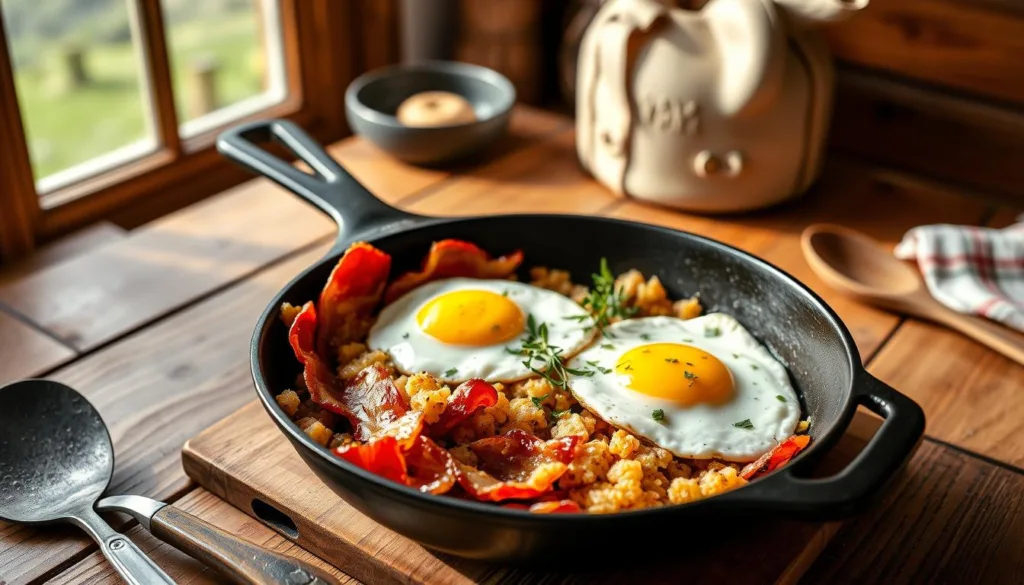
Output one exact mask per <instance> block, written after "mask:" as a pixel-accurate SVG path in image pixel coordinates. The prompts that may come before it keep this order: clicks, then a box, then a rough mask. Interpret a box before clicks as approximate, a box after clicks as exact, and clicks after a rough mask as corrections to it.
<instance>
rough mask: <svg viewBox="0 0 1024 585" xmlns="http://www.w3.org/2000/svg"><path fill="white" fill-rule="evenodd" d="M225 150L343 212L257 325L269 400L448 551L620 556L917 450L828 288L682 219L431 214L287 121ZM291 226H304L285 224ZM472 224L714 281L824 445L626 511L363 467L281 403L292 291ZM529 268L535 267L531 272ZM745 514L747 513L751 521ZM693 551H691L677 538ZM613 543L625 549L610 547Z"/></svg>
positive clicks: (348, 473)
mask: <svg viewBox="0 0 1024 585" xmlns="http://www.w3.org/2000/svg"><path fill="white" fill-rule="evenodd" d="M271 140H273V141H276V142H279V143H281V144H283V145H284V146H285V147H286V148H288V149H289V150H291V151H292V152H293V153H294V154H295V155H297V156H298V157H299V158H300V159H302V160H303V161H305V162H306V163H307V164H308V165H309V166H310V167H311V168H312V169H313V172H314V174H307V173H304V172H302V171H300V170H298V169H296V168H295V167H294V166H292V165H290V164H288V163H286V162H284V161H283V160H281V159H279V158H277V157H275V156H274V155H272V154H270V153H269V152H267V151H266V150H263V149H262V148H261V147H260V146H258V144H259V143H265V142H269V141H271ZM217 146H218V149H219V150H220V152H221V153H223V154H224V155H226V156H227V157H228V158H230V159H232V160H234V161H235V162H237V163H239V164H241V165H242V166H244V167H246V168H248V169H250V170H252V171H254V172H256V173H259V174H261V175H265V176H267V177H269V178H270V179H272V180H273V181H275V182H277V183H278V184H280V185H282V186H283V187H285V188H287V189H289V190H290V191H292V192H294V193H295V194H297V195H298V196H299V197H302V198H303V199H305V200H307V201H309V202H310V203H312V204H314V205H316V206H317V207H319V208H320V209H321V210H323V211H324V212H325V213H327V214H328V215H330V216H331V217H332V218H334V220H335V221H337V223H338V226H339V235H338V240H337V243H336V245H335V246H334V248H333V249H332V250H331V252H330V253H328V254H327V255H326V256H325V257H324V258H323V259H322V260H320V261H319V262H317V263H316V264H314V265H313V266H311V267H309V268H308V269H306V270H305V271H304V272H303V273H302V274H300V275H299V276H298V277H296V278H295V279H294V280H292V281H291V282H290V283H288V285H287V286H285V287H284V289H283V290H282V291H281V292H279V293H278V294H277V295H276V296H275V297H274V298H273V299H272V300H271V301H270V303H269V304H268V305H267V308H266V310H265V311H264V312H263V314H262V315H261V316H260V319H259V322H258V324H257V326H256V331H255V333H254V334H253V338H252V348H251V351H252V354H251V359H252V375H253V380H254V381H255V384H256V391H257V393H258V394H259V397H260V400H261V401H262V402H263V406H264V407H265V408H266V410H267V412H268V413H269V414H270V417H271V418H272V419H273V420H274V422H275V423H277V426H278V427H280V428H281V430H282V432H283V433H284V434H285V436H286V437H288V439H289V440H290V441H291V442H292V444H293V446H294V447H295V449H296V451H297V452H298V454H299V455H300V456H301V457H302V458H303V459H304V460H305V462H306V463H307V464H308V465H309V467H310V468H311V469H312V470H313V471H314V472H315V473H316V475H317V476H319V477H320V478H321V479H322V480H323V481H324V482H325V483H326V484H327V485H328V486H330V487H331V488H332V489H333V490H334V491H336V492H337V493H338V494H339V495H340V496H341V497H342V498H344V499H345V501H347V502H348V503H350V504H352V505H353V506H355V507H356V508H358V509H359V510H361V511H362V512H364V513H365V514H366V515H368V516H370V517H371V518H373V519H374V520H376V521H377V522H379V523H381V524H383V525H385V526H388V527H389V528H392V529H393V530H395V531H397V532H399V533H401V534H403V535H405V536H407V537H409V538H411V539H413V540H416V541H418V542H420V543H421V544H423V545H425V546H427V547H431V548H433V549H436V550H440V551H444V552H449V553H453V554H456V555H460V556H465V557H471V558H478V559H488V560H493V561H510V562H524V561H542V560H545V559H549V558H553V557H557V558H560V559H562V560H563V561H569V560H571V559H573V558H579V557H573V556H569V555H573V554H584V555H586V557H585V558H586V560H587V562H588V563H589V562H592V561H593V560H595V559H599V558H600V557H601V556H602V553H607V552H611V551H613V550H614V551H615V556H619V554H620V553H622V552H623V551H624V550H626V549H628V548H630V547H643V548H647V547H648V546H650V545H651V542H652V540H653V539H651V538H647V537H646V536H647V535H651V534H652V531H654V530H657V531H659V532H660V531H661V530H660V529H661V528H664V527H670V526H672V527H675V528H674V529H672V532H673V533H674V534H673V536H672V538H671V539H670V540H671V542H672V543H673V544H674V545H675V546H681V545H682V541H681V540H680V539H681V538H684V535H685V534H686V533H695V532H696V533H699V532H700V530H699V529H696V530H695V527H698V526H707V525H710V524H716V525H732V526H737V525H738V526H740V527H745V526H747V525H749V523H750V522H752V521H754V520H762V521H771V520H772V519H777V518H802V519H815V520H828V519H837V518H841V517H845V516H848V515H850V514H852V513H855V512H856V511H858V510H859V509H861V508H862V507H863V506H864V505H865V504H866V503H868V502H869V501H870V499H871V497H872V496H874V495H876V494H877V493H878V492H879V491H880V490H881V489H882V488H883V486H884V485H885V484H886V482H887V480H889V479H890V478H891V477H892V476H893V475H894V474H895V473H896V472H897V471H898V470H899V469H900V467H901V466H902V465H903V464H904V463H905V462H906V461H907V459H908V458H909V457H910V456H911V454H912V453H913V452H914V450H915V448H916V447H917V444H918V442H919V441H920V438H921V435H922V433H923V431H924V413H923V412H922V411H921V409H920V407H918V406H917V404H915V403H914V402H913V401H911V400H910V399H909V398H907V397H906V396H904V395H902V394H900V393H899V392H897V391H895V390H893V389H892V388H889V387H888V386H886V385H885V384H883V383H882V382H880V381H879V380H877V379H875V378H874V377H872V376H871V375H869V374H868V373H867V372H866V371H865V370H864V368H863V366H862V365H861V360H860V355H859V354H858V352H857V347H856V346H855V345H854V342H853V339H852V338H851V337H850V333H849V331H847V329H846V327H845V326H844V325H843V323H842V322H841V321H840V320H839V318H838V317H837V316H836V314H835V313H834V312H833V311H832V310H831V309H830V308H829V307H828V306H827V305H826V304H825V303H824V302H823V301H822V300H821V299H820V298H818V296H817V295H815V294H814V293H813V292H811V291H810V290H808V289H807V288H806V287H805V286H803V285H802V284H800V283H799V282H797V281H796V280H794V279H793V278H792V277H791V276H789V275H788V274H786V273H784V272H782V271H781V270H779V269H778V268H775V267H774V266H772V265H770V264H768V263H767V262H765V261H763V260H760V259H758V258H755V257H753V256H750V255H748V254H746V253H744V252H741V251H739V250H736V249H734V248H731V247H729V246H727V245H724V244H721V243H719V242H716V241H713V240H709V239H707V238H703V237H700V236H697V235H694V234H690V233H686V232H680V231H674V230H670V229H665V228H660V227H654V226H649V225H644V224H640V223H633V222H629V221H621V220H615V219H606V218H598V217H586V216H572V215H497V216H488V217H471V218H443V219H442V218H432V217H423V216H418V215H412V214H409V213H406V212H402V211H399V210H397V209H394V208H392V207H390V206H388V205H386V204H385V203H383V202H382V201H380V200H378V199H377V198H376V197H374V195H373V194H372V193H370V192H369V191H367V190H366V189H365V188H364V187H363V186H362V185H360V184H359V183H358V182H357V181H356V180H355V179H354V178H353V177H352V176H351V175H350V174H349V173H348V172H346V171H345V169H343V168H342V167H341V166H340V165H338V163H337V162H335V161H334V160H333V159H332V158H331V157H330V156H329V155H327V153H325V152H324V151H323V150H322V149H321V148H320V146H319V145H317V144H316V143H315V142H314V141H313V140H312V139H311V138H309V137H308V136H307V135H306V134H304V133H303V132H302V130H300V129H299V128H298V127H297V126H295V125H293V124H291V123H290V122H287V121H280V120H271V121H264V122H255V123H250V124H246V125H242V126H239V127H237V128H234V129H232V130H229V131H227V132H225V133H224V134H222V135H221V136H220V137H219V140H218V142H217ZM279 229H282V230H288V229H291V228H290V227H289V226H288V225H281V226H280V227H279ZM443 238H460V239H464V240H468V241H471V242H474V243H476V244H478V245H480V246H482V247H483V248H485V249H486V250H488V251H489V252H491V253H492V254H504V253H508V252H511V251H513V250H515V249H521V250H523V252H524V253H525V258H526V260H525V261H524V264H525V265H526V266H531V265H545V266H551V267H557V268H563V269H567V270H569V271H571V273H572V275H573V277H574V279H575V280H576V281H577V282H589V275H590V274H591V272H593V271H594V270H595V268H596V267H597V265H598V262H599V259H600V258H601V257H602V256H604V257H607V258H608V262H609V264H610V266H611V269H612V270H613V271H614V272H616V273H618V272H620V271H624V270H627V269H629V268H637V269H639V270H640V271H642V272H643V273H644V274H656V275H658V277H659V278H660V279H661V281H662V283H664V284H665V286H666V288H667V289H668V291H669V293H670V294H671V295H672V296H674V297H681V296H687V295H690V294H691V293H693V292H696V291H699V292H700V295H701V299H702V301H703V302H704V304H705V306H706V307H707V308H709V309H710V310H721V311H724V312H727V313H730V314H732V315H733V316H735V317H736V318H737V319H739V321H740V322H741V323H743V325H744V326H745V327H747V329H749V330H750V331H751V332H752V333H753V334H754V335H755V336H756V337H757V338H758V339H759V340H760V341H761V342H763V343H764V344H765V345H767V347H768V348H770V349H771V351H772V352H773V353H774V354H775V355H776V356H777V357H778V358H779V359H781V361H782V362H783V363H784V364H786V365H787V366H788V368H789V372H790V374H791V377H792V380H793V382H794V385H795V387H796V389H797V391H798V393H799V394H800V395H801V397H802V401H803V407H804V411H805V412H806V413H808V414H809V415H810V416H811V417H812V425H811V430H810V434H811V435H812V437H813V440H812V442H811V446H810V447H809V448H808V449H807V450H806V451H805V452H804V453H802V454H801V455H800V456H798V457H797V458H796V459H794V460H793V461H792V462H791V463H790V465H788V466H786V467H784V468H782V469H781V470H779V471H776V472H774V473H772V474H770V475H768V476H765V477H764V478H761V479H758V480H756V481H754V482H752V483H751V484H749V485H747V486H745V487H743V488H741V489H738V490H735V491H732V492H729V493H727V494H723V495H720V496H717V497H714V498H709V499H706V500H701V501H698V502H695V503H692V504H687V505H681V506H668V507H663V508H655V509H649V510H639V511H634V512H623V513H618V514H611V515H602V516H596V515H595V516H590V515H586V514H553V515H540V514H533V515H531V514H530V513H529V512H525V511H520V510H511V509H502V508H499V507H497V506H494V505H491V504H482V503H477V502H471V501H466V500H461V499H456V498H452V497H446V496H435V495H429V494H422V493H420V492H418V491H416V490H413V489H411V488H407V487H405V486H401V485H398V484H395V483H392V482H390V481H388V480H385V479H383V478H380V477H378V476H376V475H373V474H371V473H369V472H367V471H364V470H362V469H359V468H357V467H355V466H353V465H351V464H349V463H347V462H345V461H342V460H341V459H339V458H337V457H335V456H333V455H331V453H330V452H329V451H328V450H327V449H325V448H323V447H321V446H320V445H318V444H317V443H315V442H313V441H312V440H310V439H309V438H308V437H307V436H306V435H305V434H304V433H303V432H302V431H301V430H300V429H299V428H298V427H296V426H295V424H294V423H293V422H292V421H291V420H289V418H288V416H287V415H286V414H285V413H284V412H283V411H282V410H281V409H280V408H279V407H278V406H277V404H276V403H275V401H274V395H275V394H277V393H279V392H281V391H282V390H284V389H285V388H288V387H290V386H291V385H292V383H293V381H294V380H295V376H296V374H297V373H298V372H299V364H298V362H297V361H296V360H295V357H294V355H293V354H292V351H291V349H290V348H289V346H288V343H287V332H286V330H285V327H284V325H283V324H282V323H281V321H280V319H279V317H278V311H279V307H280V305H281V303H282V302H290V303H292V304H295V305H299V304H302V303H304V302H306V301H309V300H312V299H316V298H318V294H319V292H320V289H321V288H322V286H323V285H324V283H325V282H326V280H327V276H328V274H329V273H330V271H331V268H332V267H333V266H334V265H335V263H336V262H337V260H338V258H339V256H340V255H341V253H342V252H343V251H344V249H345V248H346V247H347V246H348V244H349V243H351V242H352V241H355V240H365V241H369V242H371V243H372V244H373V245H374V246H377V247H379V248H381V249H382V250H384V251H386V252H388V253H389V254H391V256H392V258H393V267H392V276H394V275H395V274H398V273H401V272H403V271H406V270H411V269H416V268H418V267H419V264H420V261H421V260H422V258H423V257H424V255H425V254H426V253H427V250H428V249H429V248H430V244H431V242H433V241H435V240H439V239H443ZM523 276H525V274H524V275H523ZM858 404H863V405H865V406H866V407H868V408H869V409H871V410H872V411H874V412H875V413H877V414H879V415H881V416H882V417H884V418H885V419H886V420H885V422H884V424H883V425H882V427H881V429H880V430H879V432H878V434H877V435H876V436H875V437H874V439H873V440H872V441H871V442H870V443H869V444H868V446H867V447H866V448H865V450H864V451H863V452H862V453H861V454H860V455H859V456H858V457H857V458H856V459H855V460H854V461H853V462H852V463H850V465H849V466H848V467H847V468H846V469H844V470H843V471H842V472H840V473H839V474H837V475H834V476H832V477H829V478H825V479H807V478H805V477H802V473H805V472H806V471H807V470H808V468H809V467H811V465H812V464H813V463H814V461H815V460H817V459H819V458H820V457H821V456H822V455H823V454H824V453H825V452H826V451H827V450H828V449H830V448H831V447H832V446H833V445H834V444H835V442H836V440H837V439H838V438H839V437H840V436H841V435H842V434H843V431H844V430H845V428H846V426H847V424H848V423H849V421H850V418H851V417H852V416H853V413H854V410H855V408H856V407H857V405H858ZM702 519H709V520H708V521H707V522H703V523H701V524H697V522H698V521H700V520H702ZM737 523H738V524H737ZM677 550H678V549H677ZM605 556H611V555H605Z"/></svg>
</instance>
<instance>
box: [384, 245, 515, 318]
mask: <svg viewBox="0 0 1024 585" xmlns="http://www.w3.org/2000/svg"><path fill="white" fill-rule="evenodd" d="M522 261H523V253H522V252H520V251H518V250H517V251H515V252H513V253H511V254H509V255H508V256H500V257H498V258H491V257H490V255H489V254H488V253H487V252H485V251H484V250H482V249H480V248H479V247H477V246H476V245H475V244H471V243H469V242H464V241H462V240H441V241H439V242H434V244H433V245H432V246H431V247H430V253H429V254H427V257H426V258H425V259H424V261H423V267H422V269H421V270H420V271H419V272H407V273H405V274H403V275H402V276H400V277H398V278H396V279H395V280H394V282H392V283H391V285H390V286H388V288H387V291H386V292H385V293H384V301H385V302H386V303H390V302H392V301H394V300H395V299H397V298H398V297H400V296H402V295H404V294H405V293H407V292H409V291H411V290H412V289H414V288H416V287H418V286H420V285H421V284H425V283H427V282H430V281H432V280H438V279H441V278H453V277H466V278H507V277H508V276H509V275H511V274H512V273H513V272H515V271H516V268H518V267H519V264H520V263H521V262H522Z"/></svg>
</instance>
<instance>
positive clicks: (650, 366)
mask: <svg viewBox="0 0 1024 585" xmlns="http://www.w3.org/2000/svg"><path fill="white" fill-rule="evenodd" d="M605 334H606V338H604V339H600V340H598V341H597V342H595V344H594V345H593V346H592V347H590V348H588V349H586V350H585V351H583V352H581V353H579V354H578V355H577V356H576V357H575V358H574V359H573V360H571V361H570V362H569V367H570V368H571V369H574V370H582V371H586V372H588V373H589V375H575V376H571V378H570V381H569V385H570V389H571V390H572V393H573V395H574V396H575V397H576V399H577V400H578V401H579V402H580V403H581V404H583V405H584V406H585V407H586V408H588V409H589V410H590V411H591V412H593V413H594V414H596V415H597V416H599V417H601V418H602V419H604V420H605V421H607V422H608V423H610V424H612V425H614V426H616V427H619V428H623V429H626V430H628V431H631V432H633V433H634V434H636V435H639V436H641V437H644V438H646V439H648V440H649V441H651V442H652V443H654V444H655V445H658V446H659V447H662V448H664V449H668V450H669V451H671V452H672V453H673V454H675V455H677V456H679V457H685V458H692V459H708V458H712V457H716V458H720V459H724V460H727V461H736V462H746V461H753V460H755V459H757V458H758V457H760V456H761V455H763V454H764V453H767V452H768V451H769V450H771V449H772V447H774V446H775V445H776V444H777V443H778V442H779V441H782V440H785V439H786V438H788V437H789V436H790V435H792V434H793V432H794V430H795V429H796V425H797V423H798V422H799V419H800V402H799V400H798V398H797V395H796V392H795V391H794V390H793V387H792V386H791V385H790V383H789V376H788V375H787V373H786V368H785V367H784V366H783V365H782V364H781V363H779V362H778V360H776V359H775V358H774V357H772V355H771V354H770V353H768V350H767V349H765V348H764V347H763V346H762V345H761V344H760V343H758V342H757V340H756V339H754V337H753V336H752V335H751V334H750V333H749V332H748V331H747V330H746V329H744V328H743V326H742V325H741V324H740V323H739V322H738V321H737V320H736V319H735V318H733V317H731V316H729V315H726V314H723V313H711V314H708V315H704V316H703V317H698V318H696V319H690V320H685V321H684V320H682V319H676V318H674V317H647V318H642V319H628V320H625V321H620V322H618V323H615V324H613V325H611V326H609V327H607V328H606V329H605Z"/></svg>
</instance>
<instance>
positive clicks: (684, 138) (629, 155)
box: [576, 0, 868, 212]
mask: <svg viewBox="0 0 1024 585" xmlns="http://www.w3.org/2000/svg"><path fill="white" fill-rule="evenodd" d="M867 3H868V0H774V1H772V0H710V2H708V3H707V4H706V5H705V6H704V7H703V8H702V9H701V10H697V11H695V10H684V9H679V8H674V7H671V6H668V5H666V4H667V2H658V1H656V0H609V1H608V2H606V3H605V4H604V6H602V8H601V10H600V11H599V12H598V13H597V15H596V16H595V17H594V20H593V21H592V22H591V24H590V26H589V28H588V29H587V32H586V34H585V35H584V36H583V39H582V41H581V45H580V53H579V62H578V66H577V84H576V128H577V130H576V134H577V136H576V138H577V140H576V145H577V146H576V147H577V153H578V155H579V158H580V161H581V163H582V164H583V166H584V167H585V168H586V169H587V170H588V171H589V172H590V173H591V174H593V175H594V177H595V178H597V179H598V180H599V181H601V182H602V183H604V184H605V185H607V186H608V187H609V188H611V189H612V190H614V191H616V192H618V193H621V194H624V195H628V196H630V197H635V198H637V199H642V200H645V201H651V202H653V203H658V204H661V205H666V206H671V207H676V208H681V209H689V210H695V211H702V212H729V211H740V210H748V209H755V208H759V207H765V206H768V205H771V204H774V203H778V202H780V201H782V200H784V199H787V198H789V197H792V196H795V195H797V194H800V193H802V192H804V191H805V190H806V189H807V188H808V187H809V186H810V185H811V183H812V182H813V181H814V180H815V179H816V178H817V176H818V174H819V172H820V167H821V157H822V153H823V149H824V143H825V137H826V134H827V128H828V122H829V116H830V115H831V107H832V98H833V95H832V94H833V84H834V71H833V69H832V62H831V59H830V56H829V54H828V52H827V50H826V49H825V47H824V45H823V43H822V42H821V41H820V39H819V38H818V37H817V36H816V35H815V34H814V33H813V31H811V30H808V29H809V27H810V26H811V25H813V24H815V23H818V22H825V21H832V20H837V19H839V18H843V17H844V16H846V15H848V14H849V13H851V12H853V11H856V10H858V9H860V8H862V7H863V6H865V5H866V4H867Z"/></svg>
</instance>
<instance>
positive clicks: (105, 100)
mask: <svg viewBox="0 0 1024 585" xmlns="http://www.w3.org/2000/svg"><path fill="white" fill-rule="evenodd" d="M392 2H393V0H381V2H379V4H391V3H392ZM361 4H362V3H352V2H347V1H346V2H340V1H337V0H43V1H40V0H0V8H2V10H0V257H2V258H4V259H10V258H12V257H15V256H17V255H20V254H23V253H25V252H26V251H28V250H30V249H31V248H32V247H33V246H34V245H35V244H36V243H37V242H39V241H41V240H45V239H47V238H49V237H52V236H55V235H59V234H61V233H64V232H66V231H69V230H71V229H74V228H76V227H79V226H81V225H84V224H86V223H88V222H90V221H94V220H95V219H97V218H99V217H103V216H105V215H110V214H111V213H113V212H118V213H123V212H124V211H123V210H124V209H128V208H133V206H134V208H145V207H146V206H153V207H161V206H162V207H163V208H167V209H169V208H173V206H174V205H175V202H180V203H181V204H185V203H187V202H189V201H191V200H195V199H197V198H199V197H201V196H203V195H206V194H209V193H212V192H216V191H219V190H222V189H224V188H226V187H227V186H229V185H230V184H233V183H236V182H238V181H240V180H243V179H245V178H248V175H246V174H245V173H243V172H242V171H240V170H239V169H237V168H235V167H233V166H232V165H231V164H230V163H228V162H227V161H225V160H224V159H223V158H222V157H220V156H219V155H218V154H217V153H216V151H215V150H214V149H213V142H214V140H215V138H216V135H217V134H218V133H219V132H220V131H221V130H223V129H224V128H225V127H227V126H230V125H233V124H236V123H239V122H240V121H244V120H246V119H251V118H255V117H288V118H290V119H293V120H295V121H297V122H299V123H300V124H302V125H304V126H305V127H306V128H307V129H308V130H311V131H312V132H313V134H314V135H315V136H316V137H317V138H319V139H320V140H325V141H327V140H335V139H338V138H340V137H342V136H343V135H344V133H345V132H346V131H347V129H346V126H345V123H344V111H343V107H342V105H341V104H342V100H343V93H344V88H345V86H346V85H347V84H348V82H349V81H351V79H352V77H354V75H355V74H356V73H357V72H359V71H361V70H362V69H365V66H364V65H363V64H362V63H361V62H360V58H361V55H362V54H363V53H365V52H366V51H364V49H363V47H362V46H361V43H362V42H363V41H361V40H359V39H360V34H359V32H360V31H359V29H360V27H359V26H356V21H357V20H359V19H360V18H376V19H378V20H379V16H380V15H379V12H380V10H379V9H378V8H369V9H367V8H361V6H360V5H361ZM370 4H378V2H373V3H370ZM374 42H377V43H379V42H381V41H380V39H376V40H375V41H374ZM388 42H393V41H388ZM378 52H379V51H378Z"/></svg>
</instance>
